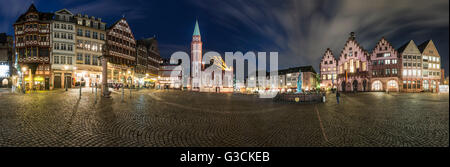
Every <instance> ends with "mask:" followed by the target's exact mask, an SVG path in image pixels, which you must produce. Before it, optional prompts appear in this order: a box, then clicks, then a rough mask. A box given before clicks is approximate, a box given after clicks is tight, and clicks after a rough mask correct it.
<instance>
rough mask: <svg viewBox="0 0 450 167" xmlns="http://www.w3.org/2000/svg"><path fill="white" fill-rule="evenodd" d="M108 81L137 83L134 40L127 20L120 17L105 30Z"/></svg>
mask: <svg viewBox="0 0 450 167" xmlns="http://www.w3.org/2000/svg"><path fill="white" fill-rule="evenodd" d="M106 34H107V40H106V45H107V47H108V50H107V53H106V55H107V58H108V83H126V84H129V85H133V84H137V80H136V79H134V76H135V70H134V69H135V65H136V40H135V38H134V35H133V33H132V32H131V28H130V26H129V25H128V22H127V21H126V19H125V18H121V19H120V20H118V21H117V22H116V23H114V24H113V25H111V26H110V27H109V28H108V30H107V32H106Z"/></svg>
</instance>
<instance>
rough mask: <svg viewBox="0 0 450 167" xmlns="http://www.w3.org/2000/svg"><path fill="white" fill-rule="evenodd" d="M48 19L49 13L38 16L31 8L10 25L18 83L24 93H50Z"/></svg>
mask: <svg viewBox="0 0 450 167" xmlns="http://www.w3.org/2000/svg"><path fill="white" fill-rule="evenodd" d="M52 18H53V13H44V12H39V11H38V10H37V9H36V7H35V6H34V4H32V5H30V7H29V8H28V10H27V11H26V12H25V13H24V14H22V15H20V16H19V18H18V19H17V21H16V22H15V23H14V25H13V26H14V35H15V40H14V41H15V51H16V53H17V56H18V58H17V60H18V64H19V66H20V70H21V71H20V72H21V74H23V75H24V77H23V82H22V83H23V85H24V86H26V87H27V88H28V89H32V90H49V89H50V78H51V70H50V69H51V65H50V63H51V61H50V54H51V51H52V48H51V45H50V35H51V34H50V31H51V29H50V26H51V21H52ZM25 76H26V77H25Z"/></svg>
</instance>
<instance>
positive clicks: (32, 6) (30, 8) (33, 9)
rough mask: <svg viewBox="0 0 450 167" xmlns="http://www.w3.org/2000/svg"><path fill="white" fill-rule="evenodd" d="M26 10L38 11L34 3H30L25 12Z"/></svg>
mask: <svg viewBox="0 0 450 167" xmlns="http://www.w3.org/2000/svg"><path fill="white" fill-rule="evenodd" d="M28 12H39V11H38V10H37V9H36V6H34V3H32V4H31V5H30V7H28V10H27V12H25V13H28Z"/></svg>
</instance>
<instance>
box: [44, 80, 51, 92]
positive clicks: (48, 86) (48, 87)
mask: <svg viewBox="0 0 450 167" xmlns="http://www.w3.org/2000/svg"><path fill="white" fill-rule="evenodd" d="M44 84H45V90H50V78H45V83H44Z"/></svg>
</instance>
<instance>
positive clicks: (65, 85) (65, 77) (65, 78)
mask: <svg viewBox="0 0 450 167" xmlns="http://www.w3.org/2000/svg"><path fill="white" fill-rule="evenodd" d="M64 69H65V70H66V71H67V69H69V67H68V66H64ZM64 87H65V88H66V91H67V87H68V86H67V76H66V75H65V74H64Z"/></svg>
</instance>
